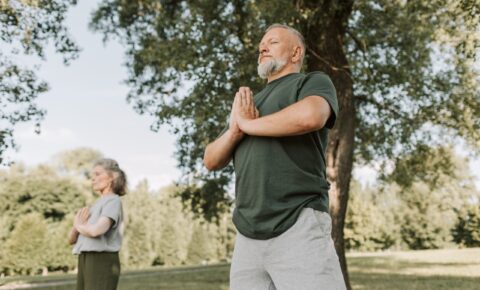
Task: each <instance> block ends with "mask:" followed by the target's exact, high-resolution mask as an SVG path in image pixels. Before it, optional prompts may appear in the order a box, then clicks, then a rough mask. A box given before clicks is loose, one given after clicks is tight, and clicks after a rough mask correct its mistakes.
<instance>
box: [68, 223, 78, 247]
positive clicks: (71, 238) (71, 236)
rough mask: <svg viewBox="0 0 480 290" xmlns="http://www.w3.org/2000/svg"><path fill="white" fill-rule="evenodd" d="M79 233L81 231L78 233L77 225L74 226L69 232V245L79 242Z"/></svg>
mask: <svg viewBox="0 0 480 290" xmlns="http://www.w3.org/2000/svg"><path fill="white" fill-rule="evenodd" d="M78 235H79V233H78V231H77V229H75V227H72V229H71V230H70V232H69V233H68V244H69V245H73V244H75V243H76V242H77V239H78Z"/></svg>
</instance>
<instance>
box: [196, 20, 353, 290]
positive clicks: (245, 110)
mask: <svg viewBox="0 0 480 290" xmlns="http://www.w3.org/2000/svg"><path fill="white" fill-rule="evenodd" d="M304 55H305V43H304V40H303V37H302V35H301V34H300V33H299V32H298V31H297V30H295V29H293V28H291V27H289V26H285V25H280V24H274V25H272V26H270V27H269V28H268V29H267V30H266V33H265V35H264V36H263V38H262V40H261V42H260V45H259V57H258V74H259V75H260V77H261V78H264V79H267V85H266V86H265V88H264V89H263V90H262V91H260V92H259V93H257V94H256V95H255V97H254V96H253V93H252V91H251V90H250V89H249V88H248V87H241V88H240V89H239V91H238V92H237V93H236V95H235V100H234V103H233V106H232V111H231V116H230V122H229V126H228V128H226V129H225V130H224V132H223V133H222V134H221V135H220V137H218V139H216V140H215V141H214V142H212V143H210V144H209V145H208V146H207V148H206V150H205V156H204V163H205V166H206V167H207V168H208V169H209V170H216V169H220V168H223V167H224V166H226V165H227V164H228V163H229V162H230V160H231V159H232V158H233V162H234V167H235V176H236V184H235V193H236V200H235V210H234V213H233V222H234V224H235V226H236V228H237V230H238V234H237V238H236V242H235V250H234V253H233V259H232V266H231V270H230V289H232V290H254V289H265V290H267V289H291V290H310V289H312V290H313V289H324V290H333V289H345V283H344V281H343V277H342V273H341V270H340V264H339V261H338V256H337V254H336V252H335V248H334V245H333V241H332V238H331V219H330V216H329V214H328V189H329V183H328V182H327V180H326V166H325V147H326V145H327V135H328V129H330V128H332V127H333V125H334V123H335V119H336V115H337V113H338V104H337V97H336V92H335V88H334V86H333V84H332V82H331V80H330V78H329V77H328V76H327V75H325V74H324V73H321V72H313V73H309V74H303V73H300V69H301V67H302V62H303V58H304Z"/></svg>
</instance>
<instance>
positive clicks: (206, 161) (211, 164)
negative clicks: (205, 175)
mask: <svg viewBox="0 0 480 290" xmlns="http://www.w3.org/2000/svg"><path fill="white" fill-rule="evenodd" d="M203 165H205V168H207V170H208V171H215V170H218V169H221V168H222V167H221V166H220V165H219V164H218V162H215V161H213V160H212V159H211V158H207V157H204V158H203Z"/></svg>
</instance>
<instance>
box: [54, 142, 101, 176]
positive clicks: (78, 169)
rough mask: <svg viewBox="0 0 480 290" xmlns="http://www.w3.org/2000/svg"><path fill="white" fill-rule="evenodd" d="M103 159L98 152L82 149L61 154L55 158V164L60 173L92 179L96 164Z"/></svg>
mask: <svg viewBox="0 0 480 290" xmlns="http://www.w3.org/2000/svg"><path fill="white" fill-rule="evenodd" d="M102 157H103V154H102V153H101V152H99V151H98V150H95V149H91V148H84V147H80V148H76V149H73V150H68V151H64V152H60V153H59V154H57V155H56V156H55V157H54V164H55V165H56V167H57V168H58V170H59V171H60V172H65V173H69V174H71V175H74V176H82V177H84V178H86V179H90V171H91V170H92V168H93V164H94V162H95V161H97V160H98V159H100V158H102Z"/></svg>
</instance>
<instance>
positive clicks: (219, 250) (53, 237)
mask: <svg viewBox="0 0 480 290" xmlns="http://www.w3.org/2000/svg"><path fill="white" fill-rule="evenodd" d="M92 153H93V154H92ZM97 155H98V154H97V151H95V150H92V149H88V148H80V149H76V150H73V151H71V152H63V153H61V154H59V155H57V156H56V159H55V162H54V165H55V166H52V167H51V166H47V165H40V166H37V167H35V168H26V167H24V166H23V165H22V164H16V165H13V166H11V167H10V168H9V170H3V171H0V244H1V245H2V247H0V265H1V266H0V274H2V273H3V274H7V275H9V274H22V273H23V274H35V273H38V272H39V271H45V270H48V271H70V270H73V269H75V267H76V257H75V256H74V255H72V247H71V246H69V245H68V244H67V236H68V232H69V231H70V229H71V227H72V224H73V217H74V214H75V212H76V211H77V210H78V209H79V208H81V207H83V206H85V205H87V204H88V205H91V204H92V203H93V202H95V199H96V198H98V196H95V197H94V196H93V195H92V194H91V193H90V185H89V182H88V181H87V180H86V176H85V174H84V173H85V172H86V169H87V168H88V167H89V166H91V163H90V162H91V159H93V158H96V157H97ZM89 156H90V157H91V158H90V157H89ZM89 164H90V165H89ZM87 183H88V184H87ZM177 191H178V188H177V187H174V186H171V187H168V188H165V189H162V190H160V191H159V192H153V191H151V190H150V189H149V187H148V183H147V182H141V183H140V184H138V186H137V187H136V188H134V189H133V190H131V191H130V192H129V193H128V194H127V195H126V196H124V197H122V202H123V208H124V218H125V219H124V226H123V228H122V231H123V232H124V241H123V246H122V249H121V251H120V256H121V261H122V267H123V268H124V269H141V268H146V267H151V266H158V265H166V266H173V265H182V264H192V263H201V262H202V261H203V260H206V261H208V262H218V261H225V260H228V259H229V257H230V256H231V254H232V251H233V239H234V236H235V230H234V229H233V226H232V223H231V217H230V215H229V213H228V212H225V213H224V214H223V215H221V217H220V218H219V219H216V220H215V222H212V223H210V222H207V221H206V220H204V219H201V218H200V219H198V218H195V216H194V215H193V214H192V213H190V212H188V211H186V210H184V206H183V204H182V201H181V198H180V197H179V196H178V194H177ZM33 228H34V229H35V230H33ZM29 231H32V236H29V235H28V232H29ZM42 239H43V240H42ZM23 244H25V245H26V247H27V248H26V249H25V251H24V250H23V249H22V248H21V245H23ZM38 244H41V247H38V249H35V248H36V247H37V245H38ZM27 258H28V259H31V261H32V262H31V263H30V264H28V263H27V262H28V261H27ZM17 260H18V263H17V262H16V261H17Z"/></svg>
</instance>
